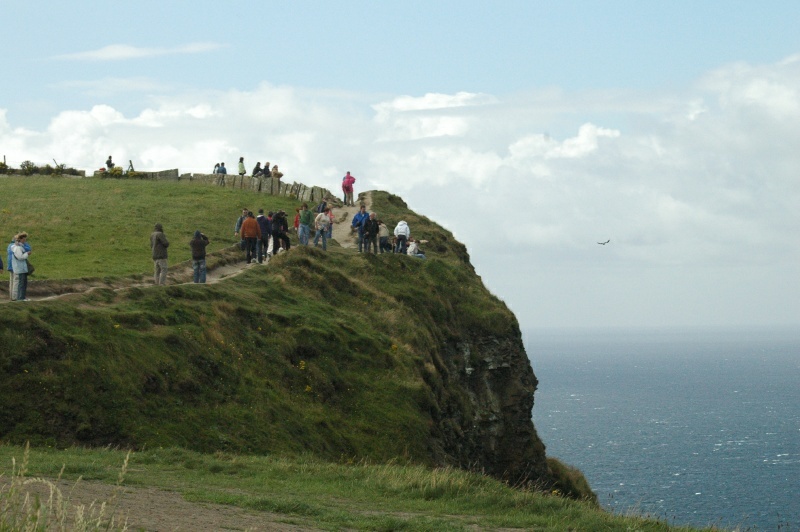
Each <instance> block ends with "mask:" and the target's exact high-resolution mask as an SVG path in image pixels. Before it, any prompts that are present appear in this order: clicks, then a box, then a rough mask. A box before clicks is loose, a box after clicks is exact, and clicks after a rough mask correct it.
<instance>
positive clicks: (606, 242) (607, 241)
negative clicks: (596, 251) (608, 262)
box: [598, 239, 611, 246]
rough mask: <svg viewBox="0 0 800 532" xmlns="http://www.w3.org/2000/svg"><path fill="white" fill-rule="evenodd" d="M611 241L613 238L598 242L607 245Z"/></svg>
mask: <svg viewBox="0 0 800 532" xmlns="http://www.w3.org/2000/svg"><path fill="white" fill-rule="evenodd" d="M609 242H611V239H608V240H606V241H605V242H598V244H600V245H601V246H605V245H606V244H608V243H609Z"/></svg>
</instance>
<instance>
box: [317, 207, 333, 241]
mask: <svg viewBox="0 0 800 532" xmlns="http://www.w3.org/2000/svg"><path fill="white" fill-rule="evenodd" d="M329 213H330V209H329V208H328V207H325V210H323V211H322V212H321V213H319V214H318V215H317V217H316V218H315V219H314V227H316V229H317V234H316V235H314V247H317V246H318V245H319V237H322V251H328V244H327V242H328V228H329V227H330V223H331V218H330V216H329Z"/></svg>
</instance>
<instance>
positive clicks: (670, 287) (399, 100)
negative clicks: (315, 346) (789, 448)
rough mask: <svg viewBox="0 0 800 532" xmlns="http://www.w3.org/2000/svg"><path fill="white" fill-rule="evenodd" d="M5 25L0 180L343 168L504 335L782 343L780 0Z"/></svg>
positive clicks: (165, 4) (88, 5)
mask: <svg viewBox="0 0 800 532" xmlns="http://www.w3.org/2000/svg"><path fill="white" fill-rule="evenodd" d="M0 9H2V12H3V15H4V16H3V19H4V20H5V21H6V24H4V28H3V33H4V39H2V41H0V51H2V57H3V58H4V61H3V66H2V68H3V74H2V80H3V82H2V83H0V86H2V89H0V155H4V156H5V157H6V161H7V162H8V163H9V164H10V165H11V166H18V165H19V164H20V163H21V162H22V161H24V160H32V161H34V162H37V163H40V164H44V163H47V162H51V161H52V160H53V159H56V160H57V161H58V162H59V163H65V164H67V165H68V166H72V167H76V168H82V169H93V168H98V167H101V166H103V163H104V161H105V160H106V157H107V156H108V155H109V154H113V155H114V159H115V160H116V161H117V162H118V163H125V162H126V161H128V160H132V161H133V163H134V166H135V167H136V168H137V169H140V170H156V169H166V168H179V169H180V171H181V172H182V173H183V172H210V171H211V169H212V167H213V166H214V163H215V162H219V161H225V162H226V163H227V165H228V166H229V167H231V166H235V163H236V161H238V157H239V156H244V158H245V162H246V163H247V166H248V169H249V168H252V166H254V165H255V163H256V162H257V161H260V162H262V164H263V162H264V161H271V162H272V163H273V164H278V165H279V166H280V168H281V170H282V171H283V172H284V174H285V177H284V179H285V180H289V181H297V182H302V183H305V184H308V185H319V186H324V187H327V188H330V189H331V190H333V191H338V190H339V184H340V182H341V177H342V175H344V173H345V172H346V171H351V172H352V173H353V175H354V176H355V177H356V179H357V181H356V192H359V191H364V190H373V189H378V190H387V191H390V192H392V193H395V194H398V195H400V196H402V197H403V198H404V199H405V200H406V202H407V203H408V204H409V206H410V207H411V208H412V209H414V210H415V211H417V212H419V213H421V214H424V215H426V216H428V217H429V218H431V219H433V220H435V221H437V222H439V223H440V224H442V225H443V226H445V227H447V228H448V229H450V230H451V231H453V232H454V234H455V235H456V237H457V238H458V239H459V240H460V241H462V242H464V243H465V244H466V245H467V248H468V250H469V252H470V255H471V258H472V262H473V264H474V265H475V267H476V270H477V272H478V273H479V275H481V277H482V279H483V281H484V283H485V284H486V286H487V287H488V288H489V289H490V290H491V291H492V292H494V293H495V294H496V295H497V296H498V297H500V298H501V299H503V300H504V301H505V302H506V303H507V304H508V305H509V307H510V308H511V309H512V310H513V311H514V312H515V314H516V315H517V317H518V319H519V321H520V325H521V327H522V328H523V329H526V328H548V327H558V328H564V327H567V328H571V327H580V328H584V327H585V328H595V327H600V328H613V327H684V326H693V327H719V326H722V327H746V326H775V325H777V326H790V327H800V236H798V229H800V214H798V213H800V209H799V208H798V205H800V149H799V148H800V32H798V31H797V28H796V25H797V21H798V20H800V2H796V1H785V2H781V1H765V2H757V3H754V2H745V1H725V2H722V1H714V0H709V1H706V2H696V1H680V0H678V1H670V2H641V1H615V0H611V1H608V2H590V1H569V0H567V1H559V2H552V1H542V2H535V1H532V0H531V1H502V0H500V1H492V2H488V1H486V2H477V1H468V0H462V1H459V2H455V1H447V0H445V1H438V2H430V1H424V2H423V1H408V0H406V1H403V2H393V1H385V2H375V1H369V2H368V1H363V2H355V1H346V0H345V1H340V2H335V3H334V2H322V1H308V0H298V1H292V2H273V1H269V0H260V1H236V0H233V1H230V2H208V1H204V0H194V1H192V2H184V1H164V0H160V1H158V2H155V1H149V0H144V1H137V2H125V3H123V2H107V1H103V2H94V1H84V2H82V1H78V2H60V3H50V2H47V3H45V2H41V1H30V0H29V1H18V0H7V1H5V2H3V5H2V7H1V8H0ZM0 203H2V198H0ZM265 206H266V207H268V205H265ZM378 214H379V215H380V213H378ZM231 215H232V217H235V215H236V213H231ZM411 231H412V235H414V236H417V237H419V238H423V239H424V237H425V235H424V234H415V233H414V228H413V227H412V228H411ZM606 240H610V242H609V243H608V244H607V245H604V246H601V245H598V244H597V242H603V241H606Z"/></svg>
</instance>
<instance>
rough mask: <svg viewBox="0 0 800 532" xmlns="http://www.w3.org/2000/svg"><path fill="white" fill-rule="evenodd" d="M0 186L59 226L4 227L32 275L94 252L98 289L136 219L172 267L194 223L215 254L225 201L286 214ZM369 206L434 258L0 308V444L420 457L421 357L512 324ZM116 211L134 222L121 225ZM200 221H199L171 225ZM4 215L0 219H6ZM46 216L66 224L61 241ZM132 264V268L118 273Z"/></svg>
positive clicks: (132, 191) (49, 185) (137, 241)
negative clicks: (25, 246)
mask: <svg viewBox="0 0 800 532" xmlns="http://www.w3.org/2000/svg"><path fill="white" fill-rule="evenodd" d="M0 183H2V184H3V185H4V187H5V189H6V190H3V191H2V192H3V194H4V197H6V198H8V199H9V202H8V205H14V206H16V205H20V204H21V203H24V202H23V198H24V197H25V196H32V195H34V194H35V195H36V196H38V198H39V199H38V200H37V202H36V203H35V204H36V205H37V210H38V212H41V213H49V212H58V214H59V218H54V217H50V218H48V217H47V216H33V217H32V219H34V220H35V221H36V223H35V224H33V222H31V224H32V226H31V227H28V225H23V224H22V223H21V222H19V221H17V222H16V223H15V225H17V226H22V227H24V228H26V229H28V230H29V231H30V232H31V233H32V235H33V237H32V239H31V242H32V245H33V246H34V250H39V252H40V255H37V256H38V257H39V259H37V260H38V261H39V263H38V265H37V267H38V270H37V276H38V275H39V273H40V272H42V273H43V275H44V274H45V273H47V272H48V271H50V269H51V268H52V267H54V266H55V265H57V266H58V268H59V272H60V273H61V272H69V275H72V276H80V277H83V276H90V277H92V276H99V275H102V274H101V272H100V271H98V266H97V265H96V263H95V262H94V261H95V259H94V257H111V256H113V257H115V259H114V261H112V260H111V259H110V258H109V259H108V260H107V261H106V263H105V264H104V265H103V273H104V274H106V275H111V276H113V275H124V274H130V273H131V272H135V271H141V270H145V271H146V269H148V268H149V267H150V261H149V257H148V253H147V251H146V248H145V249H144V250H142V249H141V248H142V247H144V246H145V243H146V242H147V237H148V235H149V233H150V225H151V223H150V222H151V221H152V220H160V221H162V222H163V223H164V224H165V227H166V229H167V231H168V233H167V234H168V235H169V236H171V238H172V239H173V241H174V242H176V245H175V246H174V247H173V249H174V251H173V255H172V256H175V255H177V256H178V259H180V258H181V254H182V253H183V254H188V246H185V249H184V246H181V245H180V242H181V241H182V240H183V241H188V239H189V234H190V233H191V231H192V230H193V228H194V227H196V226H197V225H201V227H203V228H204V229H205V230H206V231H207V232H208V234H209V236H210V237H211V239H212V241H214V242H215V243H217V244H216V245H218V246H219V245H225V246H227V245H229V244H230V242H231V240H232V238H231V237H227V236H226V235H229V234H231V233H232V231H231V226H232V221H233V219H235V215H236V212H237V210H238V208H239V206H240V205H243V204H249V205H252V203H253V200H254V198H257V199H258V200H259V201H263V203H264V204H265V206H266V207H267V208H272V205H273V204H275V205H276V206H281V207H289V206H290V205H285V204H284V205H281V204H280V201H279V200H275V198H272V197H269V196H254V195H253V194H252V193H246V192H242V193H239V192H235V193H232V192H229V191H222V190H218V189H216V188H213V187H203V186H187V185H181V184H177V183H163V182H161V183H142V182H135V181H134V182H127V181H94V180H91V181H68V182H61V181H58V180H51V179H43V180H34V181H32V182H30V183H25V185H26V186H25V187H21V186H19V183H20V181H18V180H8V181H0ZM11 185H17V186H11ZM115 198H117V199H115ZM164 198H167V199H164ZM31 201H32V200H31ZM215 202H216V204H218V205H219V206H216V205H215ZM284 202H285V200H284ZM375 202H376V207H377V208H379V209H380V210H381V212H383V213H385V215H386V216H384V217H385V218H387V221H389V222H390V223H393V222H396V221H397V220H396V219H395V220H393V219H392V218H393V217H394V216H400V215H402V216H403V217H405V218H408V219H409V221H411V222H412V224H413V223H416V226H415V225H412V227H418V229H417V231H416V232H417V234H419V233H420V231H421V230H422V229H423V228H424V229H425V231H426V232H427V234H426V236H427V237H428V238H430V239H431V244H430V245H429V246H430V247H429V248H428V251H429V253H430V254H432V255H437V256H438V257H439V258H438V259H432V260H428V261H420V260H416V259H413V258H411V257H398V256H391V255H385V256H378V257H375V256H367V255H355V254H353V253H352V252H349V251H347V250H343V249H335V248H334V249H332V250H331V251H330V252H328V253H323V252H321V251H319V250H315V249H308V248H304V249H297V250H294V251H292V252H291V253H288V254H285V255H282V256H279V257H277V258H275V259H273V261H272V262H271V264H270V265H269V266H268V267H266V268H255V269H251V270H249V271H248V272H246V273H244V274H243V275H240V276H238V277H236V278H234V279H231V280H229V281H226V282H225V283H221V284H218V285H213V286H212V285H208V286H196V285H191V284H189V285H176V286H169V287H167V288H165V289H161V288H144V289H142V288H132V289H128V290H124V291H121V292H112V291H110V290H96V291H94V292H92V293H89V294H86V295H83V296H80V297H72V298H70V299H68V300H57V301H48V302H39V303H32V304H28V305H19V304H15V305H6V306H5V307H4V312H3V314H2V317H0V344H2V345H4V346H5V349H4V352H5V353H6V354H7V355H6V356H5V357H4V358H3V364H2V368H1V373H0V378H2V380H3V384H4V387H5V388H6V389H7V390H8V393H7V395H6V397H5V400H4V401H3V404H2V406H0V430H1V431H2V432H0V437H2V438H4V439H5V440H7V441H9V440H10V441H15V442H18V443H20V442H23V441H25V440H28V439H30V440H31V441H33V442H35V443H39V444H54V445H67V444H74V443H81V444H91V445H105V444H108V443H114V444H122V445H127V446H134V447H140V446H143V445H149V446H152V445H178V446H184V447H190V448H192V449H196V450H202V451H216V450H220V449H225V450H236V451H244V452H265V451H271V452H313V453H316V454H318V455H320V456H325V457H328V458H334V457H339V456H341V455H346V456H355V457H370V458H376V459H388V458H391V457H395V456H408V457H411V458H413V459H415V460H418V461H421V462H426V461H429V460H430V459H431V458H430V457H431V454H432V453H431V449H430V448H429V442H428V435H429V433H430V424H431V416H430V409H431V408H433V405H434V400H433V399H432V396H431V393H432V389H435V387H436V386H437V380H438V377H437V374H436V366H437V360H435V358H436V356H437V347H436V346H438V345H440V344H441V342H442V341H443V340H444V339H445V338H446V337H447V335H449V334H457V332H458V331H461V330H472V331H476V332H479V331H481V330H489V331H491V332H494V333H496V334H505V333H508V332H510V331H512V330H514V329H515V328H516V321H515V319H514V317H513V315H512V314H511V313H510V312H509V311H508V309H507V308H506V307H505V306H504V305H503V304H502V303H501V302H500V301H499V300H497V299H496V298H494V297H493V296H491V294H489V293H488V292H487V291H486V289H485V288H484V287H483V285H482V283H481V282H480V279H479V278H477V277H476V276H475V275H474V274H473V273H472V269H471V267H469V266H468V265H466V264H465V261H466V260H467V257H466V252H465V250H464V248H463V246H461V245H460V244H458V243H457V242H455V241H454V240H452V237H451V236H450V235H449V234H448V233H447V232H446V231H444V230H442V229H441V228H438V227H436V226H435V225H434V224H432V223H431V222H430V221H427V220H425V219H422V218H419V217H416V215H413V213H410V212H409V211H407V210H406V209H404V207H403V205H402V203H401V202H399V200H398V199H397V198H395V197H391V196H388V195H386V194H380V193H378V194H376V200H375ZM381 202H383V203H381ZM198 204H202V205H206V207H203V208H199V207H197V205H198ZM131 210H133V211H136V212H138V213H139V215H138V217H137V218H136V219H137V220H138V221H134V220H133V219H131V218H130V217H127V216H124V215H123V214H122V213H125V212H128V211H131ZM200 211H202V212H203V213H204V217H205V221H204V223H203V224H200V223H199V222H195V223H190V222H188V221H186V220H189V219H190V215H189V214H188V213H195V212H200ZM87 212H92V213H93V214H92V215H91V216H90V217H85V216H86V214H85V213H87ZM16 213H17V211H16V209H15V210H14V211H13V213H12V212H8V213H6V214H4V216H8V217H9V218H10V219H12V220H18V217H19V216H20V215H19V214H16ZM164 213H169V216H167V215H166V214H164ZM231 213H233V215H231ZM62 220H80V221H78V222H72V223H71V224H70V225H69V226H66V227H65V226H64V225H63V221H62ZM126 225H128V226H129V227H128V228H127V229H124V226H126ZM170 227H172V228H173V229H172V231H171V233H170V229H169V228H170ZM77 228H81V229H77ZM70 231H73V232H74V231H80V232H82V233H84V232H85V233H92V234H97V239H96V240H94V241H93V242H92V245H91V246H88V247H89V250H90V251H91V254H89V255H86V256H79V255H78V254H71V253H65V252H64V251H63V250H64V249H69V248H70V246H79V245H82V243H80V242H72V241H71V240H70V239H69V238H65V237H60V238H54V237H53V235H54V234H59V233H67V234H68V233H69V232H70ZM9 232H11V231H9ZM111 235H115V236H114V237H112V236H111ZM231 236H232V235H231ZM220 242H222V244H220ZM51 245H52V246H54V247H56V248H57V249H60V250H61V251H52V250H50V249H49V246H51ZM142 255H144V261H141V256H142ZM55 257H61V258H62V260H60V261H58V260H55ZM140 262H143V263H142V266H141V267H140V268H138V270H137V269H135V267H133V266H131V264H139V263H140ZM456 307H457V308H458V312H455V310H454V308H456Z"/></svg>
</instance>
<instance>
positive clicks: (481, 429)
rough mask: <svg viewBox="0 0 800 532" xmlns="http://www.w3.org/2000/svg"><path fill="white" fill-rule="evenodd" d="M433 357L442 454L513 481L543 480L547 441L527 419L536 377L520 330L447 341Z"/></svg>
mask: <svg viewBox="0 0 800 532" xmlns="http://www.w3.org/2000/svg"><path fill="white" fill-rule="evenodd" d="M434 361H435V362H436V365H437V366H438V367H437V370H438V371H439V374H440V376H441V383H442V386H441V388H439V389H438V390H437V391H438V393H437V394H436V395H437V406H438V412H437V413H436V416H435V419H436V420H437V423H438V425H437V427H435V429H434V433H435V434H436V436H437V437H438V438H440V442H441V443H440V444H441V447H440V448H439V449H438V452H439V453H440V454H441V455H442V458H444V460H445V461H448V462H452V463H453V464H454V465H457V466H458V467H462V468H466V469H471V470H479V471H482V472H484V473H486V474H489V475H491V476H493V477H496V478H500V479H503V480H505V481H508V482H509V483H510V484H512V485H530V484H533V485H539V486H542V485H546V484H547V483H548V478H549V477H548V468H547V461H546V457H545V447H544V444H543V443H542V442H541V440H540V439H539V437H538V435H537V434H536V429H535V428H534V426H533V422H532V420H531V409H532V408H533V398H534V391H535V390H536V386H537V384H538V381H537V380H536V376H535V375H534V373H533V369H532V368H531V364H530V361H529V360H528V357H527V355H526V354H525V350H524V348H523V345H522V340H521V338H520V337H519V335H517V336H516V337H494V336H478V337H473V338H469V339H463V340H461V341H456V342H452V343H448V344H447V345H446V346H445V348H444V350H443V353H442V356H441V358H439V359H436V358H435V359H434ZM437 361H438V362H437ZM426 380H428V381H429V380H430V379H429V378H428V379H426Z"/></svg>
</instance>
